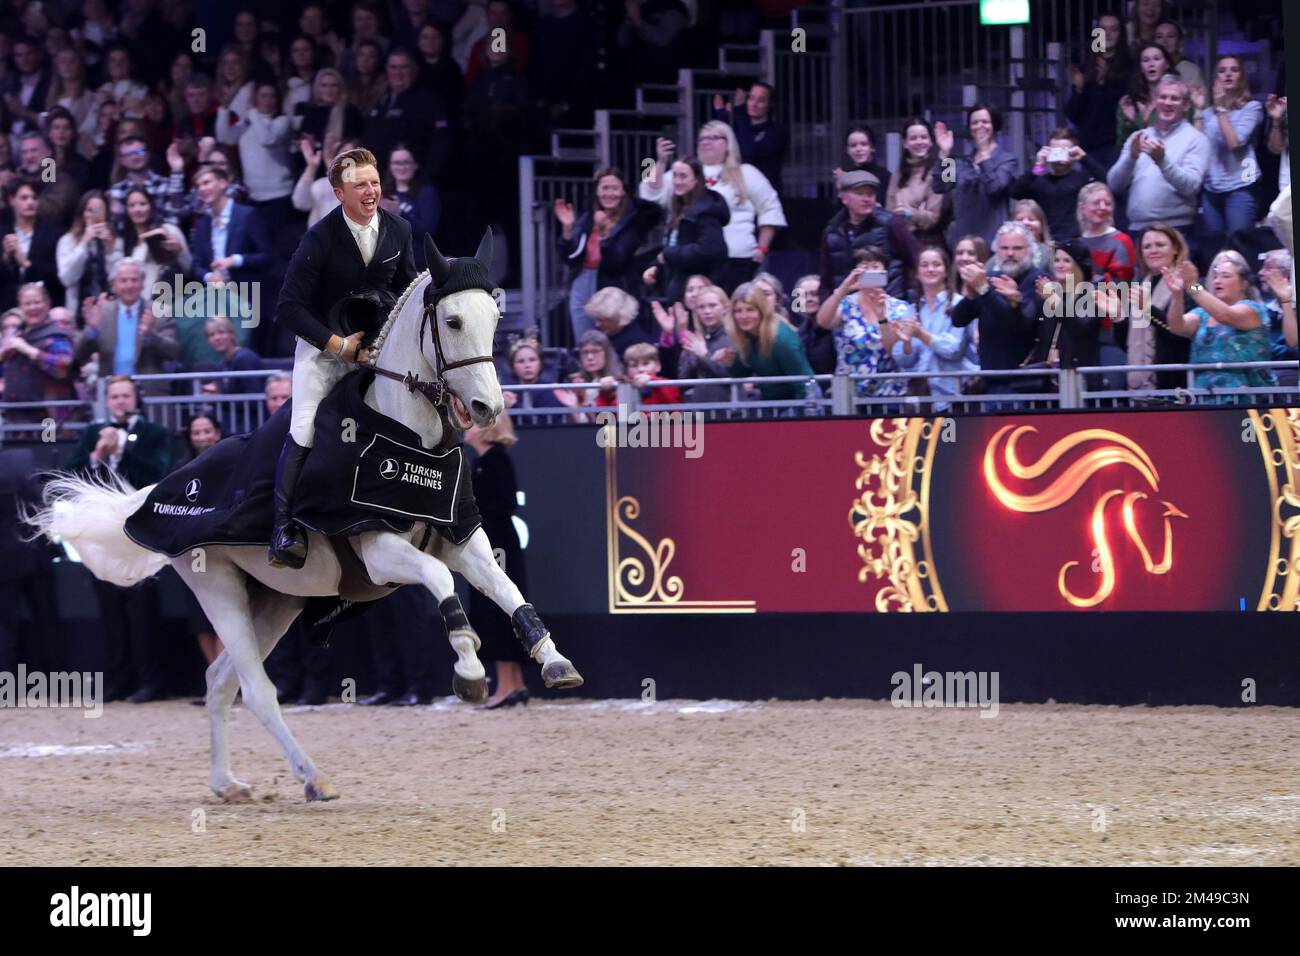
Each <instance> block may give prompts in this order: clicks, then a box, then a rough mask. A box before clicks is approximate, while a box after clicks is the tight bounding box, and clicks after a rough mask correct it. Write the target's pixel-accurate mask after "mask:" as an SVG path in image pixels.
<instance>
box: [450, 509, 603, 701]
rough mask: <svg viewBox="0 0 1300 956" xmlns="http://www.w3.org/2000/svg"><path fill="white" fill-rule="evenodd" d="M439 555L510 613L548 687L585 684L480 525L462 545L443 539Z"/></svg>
mask: <svg viewBox="0 0 1300 956" xmlns="http://www.w3.org/2000/svg"><path fill="white" fill-rule="evenodd" d="M437 555H438V557H440V558H441V559H442V560H443V561H445V562H446V563H447V566H448V567H450V568H451V569H452V570H453V571H459V572H460V573H461V574H463V575H464V576H465V579H466V580H467V581H469V583H470V584H471V585H473V586H474V587H475V588H477V589H478V590H479V591H481V592H482V593H483V594H486V595H487V596H488V597H489V598H491V599H492V600H493V601H494V602H495V603H496V605H497V606H498V607H499V608H501V610H503V611H505V612H506V613H507V614H509V615H510V622H511V623H512V624H513V625H514V628H515V636H517V637H518V638H519V641H520V643H521V644H523V645H524V650H526V651H527V652H528V656H529V657H531V658H532V659H533V660H535V661H537V663H539V664H541V665H542V680H544V681H545V682H546V686H547V687H558V688H560V689H561V690H567V689H569V688H573V687H579V686H581V685H582V675H581V674H579V673H578V669H577V668H576V667H574V666H573V664H572V663H571V662H570V661H569V659H568V658H567V657H565V656H564V655H563V654H561V653H560V651H559V649H558V648H557V647H556V646H555V641H554V640H552V639H551V632H550V631H549V630H547V628H546V625H545V624H543V623H542V619H541V618H540V617H539V616H538V614H537V609H536V608H534V607H533V606H532V605H531V604H528V603H526V602H525V601H524V596H523V595H522V594H520V593H519V588H518V587H516V586H515V582H514V581H511V580H510V578H509V577H507V576H506V573H505V572H504V571H503V570H501V566H500V565H498V564H497V562H496V557H495V555H493V553H492V545H491V544H490V543H489V542H488V536H487V532H485V531H484V530H483V529H482V528H479V529H478V530H477V531H475V532H474V533H473V534H472V535H470V536H469V540H467V541H466V542H465V543H464V544H460V545H454V544H449V543H447V542H446V541H442V540H441V539H440V540H439V542H438V550H437Z"/></svg>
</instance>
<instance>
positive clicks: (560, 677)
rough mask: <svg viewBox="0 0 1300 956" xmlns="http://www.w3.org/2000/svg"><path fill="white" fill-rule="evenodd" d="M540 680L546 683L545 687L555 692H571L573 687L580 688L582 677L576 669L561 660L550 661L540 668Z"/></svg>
mask: <svg viewBox="0 0 1300 956" xmlns="http://www.w3.org/2000/svg"><path fill="white" fill-rule="evenodd" d="M542 680H544V681H545V682H546V686H547V687H552V688H555V689H556V690H572V689H573V688H574V687H581V686H582V675H581V674H579V673H578V669H577V668H576V667H574V666H573V665H572V664H571V663H569V661H567V660H564V659H563V658H561V659H560V660H558V661H551V662H550V663H549V664H547V665H546V666H544V667H543V668H542Z"/></svg>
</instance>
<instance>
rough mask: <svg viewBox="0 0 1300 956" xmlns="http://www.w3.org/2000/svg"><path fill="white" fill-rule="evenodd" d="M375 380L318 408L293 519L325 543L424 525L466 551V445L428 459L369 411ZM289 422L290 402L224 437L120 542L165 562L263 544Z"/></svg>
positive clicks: (155, 496) (341, 391)
mask: <svg viewBox="0 0 1300 956" xmlns="http://www.w3.org/2000/svg"><path fill="white" fill-rule="evenodd" d="M373 378H374V373H373V372H370V371H368V370H364V369H359V370H356V371H353V372H351V373H349V374H348V375H347V376H346V377H344V378H343V379H342V380H341V381H340V382H339V383H338V384H337V385H336V386H335V387H334V389H333V390H332V391H331V392H330V394H329V395H328V396H326V398H325V400H324V401H323V402H321V405H320V408H319V410H318V411H317V414H316V437H315V444H314V445H313V447H312V450H311V454H310V455H308V456H307V461H306V463H305V465H304V466H303V470H302V473H301V474H300V475H299V478H298V486H297V488H296V491H295V497H294V517H295V518H296V519H297V520H298V521H299V522H300V523H302V524H303V525H305V526H306V527H308V528H311V529H312V530H314V531H319V532H321V533H322V534H325V535H328V536H335V535H348V534H357V533H359V532H362V531H375V530H390V531H398V532H404V531H409V530H410V529H411V528H412V527H413V526H414V525H415V524H417V523H428V524H429V525H431V526H432V527H433V528H434V530H436V531H437V532H438V533H439V534H441V535H442V536H443V537H444V538H446V539H447V540H449V541H451V542H453V543H456V544H460V543H463V542H464V541H466V540H467V539H468V538H469V536H470V535H471V534H473V533H474V530H475V529H476V528H478V527H479V524H480V521H479V512H478V505H477V503H476V502H475V500H474V489H473V487H472V485H471V483H470V469H469V464H468V462H467V461H466V458H465V451H464V447H463V446H460V445H457V446H455V447H453V448H451V449H449V450H443V451H437V452H429V451H425V450H424V448H423V447H422V446H421V444H420V439H419V436H418V435H416V433H415V432H413V431H412V430H411V429H409V428H407V427H406V426H405V425H403V424H401V423H400V422H398V421H395V420H393V419H391V418H388V417H387V416H384V415H381V414H380V413H378V412H376V411H374V410H373V409H371V408H369V407H368V406H366V404H365V402H364V400H363V398H364V395H365V391H366V389H367V388H368V387H369V385H370V382H371V381H372V380H373ZM291 415H292V408H291V401H290V402H286V403H285V404H284V405H283V406H282V407H281V408H280V410H279V411H277V412H276V413H275V414H274V415H272V416H271V418H270V419H269V420H268V421H267V422H266V423H265V424H264V425H263V426H262V427H261V428H259V429H258V430H257V431H255V432H251V433H249V434H247V435H233V436H231V437H230V438H226V439H224V440H222V441H220V442H218V443H217V444H216V445H215V446H213V447H212V448H210V449H208V450H207V451H206V452H204V453H203V454H202V455H200V456H199V457H198V458H196V459H194V461H192V462H190V463H189V464H187V465H185V466H184V467H182V468H180V469H178V470H177V471H174V472H172V473H171V474H170V475H168V476H167V477H166V478H164V479H163V480H162V481H160V482H159V483H158V484H157V485H156V486H155V487H154V489H153V490H152V491H151V492H150V493H149V497H148V498H147V499H145V502H144V504H143V505H141V507H140V508H139V509H138V510H137V511H136V512H135V513H134V514H133V515H131V517H130V518H128V519H127V521H126V533H127V535H128V536H129V537H130V538H131V540H132V541H134V542H135V543H136V544H139V545H141V546H142V547H145V548H148V549H150V550H152V551H159V552H162V553H163V554H166V555H168V556H170V557H177V556H178V555H182V554H185V553H186V552H188V551H190V550H191V549H193V548H197V547H202V546H204V545H222V544H224V545H269V544H270V541H271V528H272V526H273V524H274V517H275V515H274V511H275V466H276V462H277V461H278V460H279V457H280V449H281V447H282V446H283V445H284V440H285V436H286V435H288V433H289V423H290V418H291Z"/></svg>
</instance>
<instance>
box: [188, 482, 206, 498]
mask: <svg viewBox="0 0 1300 956" xmlns="http://www.w3.org/2000/svg"><path fill="white" fill-rule="evenodd" d="M202 487H203V482H201V481H199V480H198V479H197V478H191V479H190V483H189V484H188V485H186V486H185V497H186V498H188V499H190V501H193V500H195V499H196V498H198V496H199V489H200V488H202Z"/></svg>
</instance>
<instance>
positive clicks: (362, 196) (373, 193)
mask: <svg viewBox="0 0 1300 956" xmlns="http://www.w3.org/2000/svg"><path fill="white" fill-rule="evenodd" d="M334 195H335V196H337V197H338V200H339V202H341V203H342V204H343V211H344V212H345V213H347V216H348V218H349V219H351V220H352V221H353V222H360V223H366V222H369V221H370V220H371V218H372V217H373V216H374V215H375V210H377V209H378V208H379V200H380V199H382V198H383V190H382V189H380V186H379V170H377V169H375V167H373V166H356V167H353V168H352V169H350V170H344V172H343V185H342V186H339V187H338V188H336V189H335V190H334Z"/></svg>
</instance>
